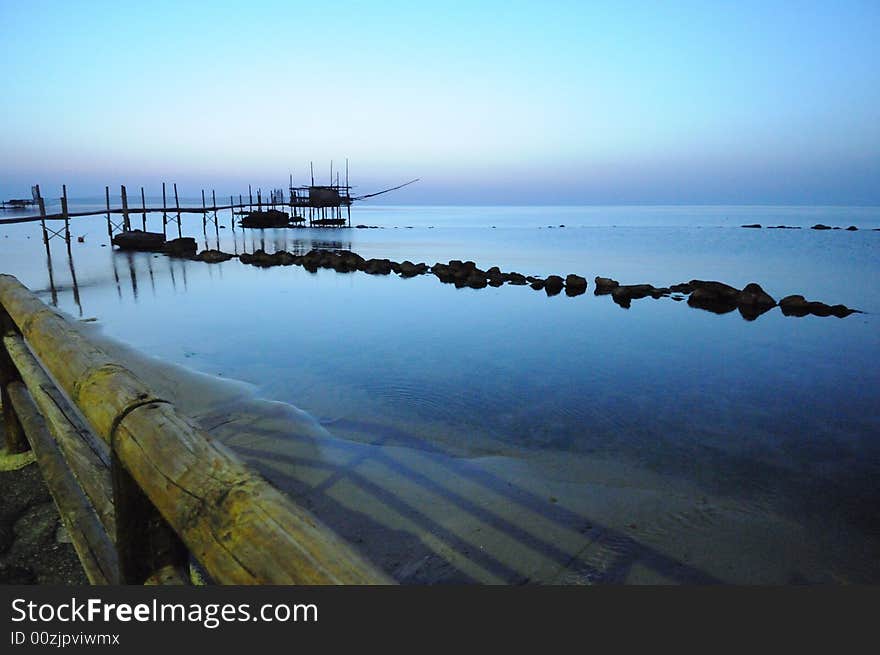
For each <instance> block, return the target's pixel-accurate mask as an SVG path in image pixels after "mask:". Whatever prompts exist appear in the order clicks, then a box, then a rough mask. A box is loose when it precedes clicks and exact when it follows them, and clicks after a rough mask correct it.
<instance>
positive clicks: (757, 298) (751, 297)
mask: <svg viewBox="0 0 880 655" xmlns="http://www.w3.org/2000/svg"><path fill="white" fill-rule="evenodd" d="M736 304H737V305H739V306H749V307H768V308H769V307H775V306H776V301H775V300H773V297H772V296H771V295H770V294H768V293H767V292H766V291H764V289H762V288H761V285H760V284H758V283H757V282H749V283H748V284H747V285H746V286H744V287H743V290H742V291H740V292H739V294H737V297H736Z"/></svg>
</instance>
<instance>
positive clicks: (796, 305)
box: [779, 295, 859, 318]
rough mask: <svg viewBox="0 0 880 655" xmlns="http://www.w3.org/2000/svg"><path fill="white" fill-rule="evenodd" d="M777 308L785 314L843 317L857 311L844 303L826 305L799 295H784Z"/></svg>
mask: <svg viewBox="0 0 880 655" xmlns="http://www.w3.org/2000/svg"><path fill="white" fill-rule="evenodd" d="M779 308H780V309H781V310H782V313H783V314H785V315H786V316H807V315H808V314H812V315H813V316H836V317H837V318H845V317H847V316H849V315H850V314H856V313H859V311H858V310H856V309H850V308H849V307H847V306H846V305H826V304H825V303H824V302H817V301H810V300H807V299H806V298H804V297H803V296H801V295H792V296H786V297H785V298H783V299H782V300H780V301H779Z"/></svg>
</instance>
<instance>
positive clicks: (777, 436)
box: [0, 205, 880, 583]
mask: <svg viewBox="0 0 880 655" xmlns="http://www.w3.org/2000/svg"><path fill="white" fill-rule="evenodd" d="M80 206H81V205H77V207H80ZM50 211H51V209H50ZM136 218H137V220H134V218H133V220H134V222H135V223H136V224H137V223H139V220H140V219H139V217H136ZM149 221H150V226H152V229H156V227H157V224H158V225H160V224H161V223H159V219H158V218H156V217H155V216H151V217H150V218H149ZM201 222H202V221H201V216H196V215H192V216H186V215H185V216H184V226H185V227H184V233H189V234H190V235H193V236H197V238H198V240H199V241H200V244H201V245H202V246H204V245H205V244H207V245H209V246H211V247H214V246H216V245H217V244H218V243H219V245H220V246H221V247H222V248H223V249H224V250H227V251H229V252H242V251H244V250H247V251H248V252H250V251H252V250H253V249H254V248H257V247H264V248H265V249H266V250H268V251H272V250H274V249H282V248H283V249H286V250H289V251H294V252H300V251H302V252H305V251H308V250H309V249H311V248H312V247H328V248H347V249H351V250H354V251H355V252H358V253H360V254H361V255H363V256H365V257H371V256H377V257H390V258H392V259H396V260H398V261H400V260H403V259H410V260H412V261H426V262H427V263H429V264H431V263H433V262H434V261H447V260H449V259H452V258H456V259H473V260H474V261H476V262H477V263H478V264H479V265H481V266H482V267H484V268H487V267H489V266H492V265H498V266H500V267H501V268H502V269H503V270H517V271H519V272H521V273H524V274H536V275H546V274H551V273H556V274H560V275H563V276H564V275H565V274H567V273H578V274H581V275H584V276H585V277H587V278H588V279H590V280H592V278H593V277H594V276H596V275H603V276H610V277H614V278H615V279H618V280H620V281H621V282H622V283H642V282H649V283H653V284H656V285H658V286H660V285H668V284H673V283H677V282H682V281H687V280H689V279H692V278H701V279H718V280H721V281H724V282H727V283H730V284H733V285H736V286H742V285H745V284H746V283H748V282H751V281H756V282H759V283H760V284H761V285H762V286H763V287H764V288H765V289H766V290H767V291H768V292H769V293H770V294H771V295H773V296H774V297H775V298H777V299H778V298H780V297H782V296H785V295H788V294H791V293H802V294H803V295H805V296H807V297H808V298H809V299H814V300H822V301H825V302H828V303H831V304H833V303H843V304H846V305H849V306H851V307H855V308H858V309H861V310H864V311H865V312H866V313H864V314H854V315H852V316H850V317H848V318H846V319H836V318H817V317H806V318H800V319H798V318H790V317H789V318H787V317H785V316H783V315H782V314H781V312H780V311H779V310H778V309H775V310H772V311H770V312H768V313H766V314H764V315H762V316H760V317H759V318H758V319H757V320H755V321H746V320H743V319H742V318H741V317H740V316H739V314H738V313H736V312H733V313H731V314H726V315H715V314H711V313H708V312H705V311H702V310H698V309H692V308H690V307H688V306H687V305H686V304H685V303H683V302H675V301H673V300H671V299H660V300H652V299H650V298H647V299H644V300H638V301H634V302H633V304H632V307H631V308H630V309H626V310H625V309H621V308H620V307H618V306H617V305H615V304H614V303H613V302H612V301H611V299H610V298H609V297H595V296H593V295H592V283H591V285H590V289H589V291H588V293H587V294H586V295H584V296H579V297H575V298H568V297H566V296H565V295H564V294H562V295H559V296H556V297H552V298H548V297H547V296H546V295H545V294H544V293H543V292H535V291H532V290H531V289H529V288H528V287H510V286H505V287H501V288H498V289H492V288H487V289H482V290H471V289H460V290H456V289H454V288H453V287H452V286H450V285H442V284H440V283H439V282H438V281H437V280H436V278H434V277H433V276H423V277H418V278H413V279H409V280H402V279H399V278H397V277H396V276H389V277H373V276H368V275H364V274H361V273H354V274H338V273H335V272H333V271H324V270H321V271H319V272H318V273H316V274H310V273H308V272H307V271H305V270H304V269H302V268H300V267H296V266H294V267H279V268H272V269H258V268H254V267H250V266H244V265H242V264H240V263H239V262H238V261H236V260H233V261H230V262H226V263H223V264H219V265H208V264H203V263H200V262H188V261H181V260H170V259H168V258H166V257H164V256H154V255H151V254H147V253H136V254H124V253H114V252H112V251H111V250H110V248H108V247H101V244H102V242H106V224H105V223H102V219H101V218H100V217H97V218H89V219H76V222H75V223H74V227H73V230H72V231H73V233H74V234H75V235H77V234H85V235H86V239H85V243H76V242H75V243H73V244H72V257H70V258H69V257H68V255H67V252H66V250H65V248H64V244H63V242H59V241H57V240H56V241H54V242H53V243H52V257H51V271H52V275H51V281H50V277H49V268H48V267H47V261H46V255H45V250H44V249H43V245H42V243H41V242H40V240H39V227H38V224H29V225H14V226H0V234H2V235H3V237H2V238H0V255H2V263H0V269H2V270H3V271H4V272H11V273H14V274H15V275H17V276H19V278H20V279H21V280H22V281H23V282H24V283H25V284H27V285H28V286H30V287H31V288H33V289H36V290H39V291H40V293H41V295H42V296H43V297H44V298H45V299H46V300H47V301H49V302H55V303H57V305H58V306H59V307H60V308H62V309H63V310H65V311H67V312H69V313H70V314H71V315H73V316H75V317H83V318H86V317H97V318H98V322H99V324H100V325H101V326H102V328H103V330H104V333H105V334H107V335H108V336H111V337H114V338H117V339H120V340H122V341H125V342H128V343H130V344H132V345H134V346H135V347H136V348H138V349H140V350H141V351H143V352H144V353H147V354H150V355H155V356H157V357H160V358H162V359H164V360H165V361H168V362H172V363H176V364H182V365H185V366H187V367H189V368H192V369H195V370H198V371H202V372H205V373H209V374H211V375H217V376H223V377H226V378H230V379H236V380H242V381H246V382H249V383H251V384H253V385H255V387H256V389H257V391H258V392H259V393H260V395H262V396H264V397H266V398H269V399H273V400H278V401H283V402H285V403H289V404H291V405H294V406H296V407H298V408H301V409H302V410H304V411H305V412H307V413H308V414H309V415H311V416H312V417H314V418H315V419H317V420H318V422H319V423H320V424H321V425H322V426H323V431H322V432H320V433H319V434H317V436H316V434H311V433H310V434H309V435H308V436H307V437H302V436H301V435H299V436H296V435H294V434H293V431H291V432H290V433H289V434H288V433H285V431H284V430H283V429H280V430H279V431H278V432H277V433H276V434H274V435H273V434H269V435H267V434H263V435H262V436H261V437H260V438H259V439H255V438H253V437H252V436H251V437H248V438H247V439H243V438H240V439H238V440H237V439H236V435H235V434H227V435H225V438H226V439H227V440H228V441H229V442H230V443H231V445H234V447H237V448H238V449H239V452H241V453H242V454H243V455H244V456H245V457H247V458H248V459H249V461H251V462H252V463H253V464H254V465H256V466H258V467H259V468H260V470H261V471H262V472H263V473H264V474H266V475H267V476H268V477H269V478H270V479H272V480H273V481H274V482H276V484H279V486H282V487H284V488H286V489H288V491H290V492H291V493H295V494H300V495H302V496H303V497H304V498H307V499H308V503H309V504H310V506H311V507H312V508H313V510H314V511H315V512H316V513H317V514H318V515H319V516H321V517H322V518H323V519H324V520H325V521H327V522H328V523H329V524H330V525H331V526H333V527H334V528H336V529H339V530H340V531H341V532H343V535H344V536H346V537H347V538H350V539H352V540H353V541H356V542H358V543H359V545H361V546H362V547H363V548H364V549H365V550H366V551H367V553H368V554H370V553H375V554H376V555H375V556H376V558H377V561H378V562H379V563H380V564H381V565H382V566H384V567H385V568H386V569H387V570H389V571H390V572H392V573H393V574H394V575H396V576H397V577H398V578H399V579H401V580H404V581H436V580H447V579H449V580H482V581H505V582H520V581H523V580H541V581H555V582H602V581H614V582H621V581H626V582H657V581H669V582H676V581H677V582H694V581H716V580H720V581H725V582H770V583H789V582H803V581H863V582H864V581H872V582H876V581H878V579H880V565H878V555H880V522H878V520H877V518H876V516H877V513H876V508H877V506H878V500H880V490H878V485H877V484H876V480H877V475H878V473H880V437H878V435H880V418H878V416H877V412H876V405H877V403H876V390H877V389H878V388H880V384H878V383H880V373H878V370H877V362H878V355H880V330H878V329H877V328H878V325H877V323H876V318H875V317H876V316H877V314H878V312H880V257H878V252H880V251H878V246H880V232H875V231H871V230H870V228H874V227H878V226H880V209H877V208H867V209H866V208H767V207H750V208H743V207H735V208H731V207H696V208H687V207H685V208H669V207H665V208H654V207H647V208H639V207H615V208H596V207H590V208H497V207H493V208H476V207H467V208H412V207H410V208H402V207H393V208H383V207H375V208H373V207H370V208H368V209H365V210H362V209H360V208H356V211H355V215H354V217H353V222H354V223H364V224H368V225H379V226H383V227H384V229H373V230H357V229H351V230H346V229H341V230H340V229H336V230H328V229H325V230H319V229H316V230H310V229H297V230H263V231H261V230H246V231H242V230H241V229H240V228H239V229H236V230H235V231H234V232H233V230H231V229H230V228H229V227H228V226H229V217H228V213H227V214H226V216H221V218H220V223H221V225H225V226H226V227H225V228H224V229H216V230H215V228H214V225H213V224H210V223H209V224H208V229H207V230H206V234H205V235H203V234H202V225H201ZM754 222H758V223H762V224H764V225H777V224H787V225H800V226H804V227H808V226H809V225H812V224H814V223H818V222H822V223H826V224H829V225H839V226H842V227H846V226H848V225H851V224H855V225H857V226H859V227H860V230H859V231H858V232H846V231H842V230H840V231H827V232H818V231H813V230H809V229H801V230H748V229H742V228H739V227H737V226H738V225H740V224H744V223H754ZM551 225H552V226H554V227H552V228H550V227H548V226H551ZM560 225H565V227H564V228H560V227H559V226H560ZM407 226H411V227H409V229H408V227H407ZM102 234H103V237H102ZM73 277H75V278H76V282H77V283H76V288H75V289H74V288H73V285H72V279H73ZM305 441H308V443H309V449H308V451H307V453H308V454H307V455H304V454H302V453H297V452H296V448H297V443H305ZM306 490H308V493H307V492H306ZM357 519H360V520H359V521H358V520H357ZM351 524H357V525H358V526H360V528H359V529H358V530H354V529H352V528H348V527H346V526H347V525H351ZM368 525H374V528H375V526H378V525H381V527H382V529H381V530H379V529H378V528H376V529H368V528H367V527H365V526H368ZM389 534H390V535H391V539H390V542H389ZM389 543H390V544H391V545H389ZM383 544H384V545H383ZM394 544H396V545H397V547H396V548H395V547H393V546H394ZM380 551H381V552H380Z"/></svg>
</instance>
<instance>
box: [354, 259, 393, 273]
mask: <svg viewBox="0 0 880 655" xmlns="http://www.w3.org/2000/svg"><path fill="white" fill-rule="evenodd" d="M361 270H362V271H363V272H364V273H368V274H369V275H388V274H389V273H391V261H390V260H388V259H368V260H366V261H365V262H364V263H363V267H362V268H361Z"/></svg>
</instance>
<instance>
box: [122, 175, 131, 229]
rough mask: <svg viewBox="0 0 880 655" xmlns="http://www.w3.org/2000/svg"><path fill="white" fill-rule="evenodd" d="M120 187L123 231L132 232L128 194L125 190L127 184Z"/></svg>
mask: <svg viewBox="0 0 880 655" xmlns="http://www.w3.org/2000/svg"><path fill="white" fill-rule="evenodd" d="M119 188H120V193H121V194H122V231H123V232H130V231H131V221H129V219H128V194H127V193H126V192H125V185H124V184H123V185H122V186H120V187H119Z"/></svg>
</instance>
